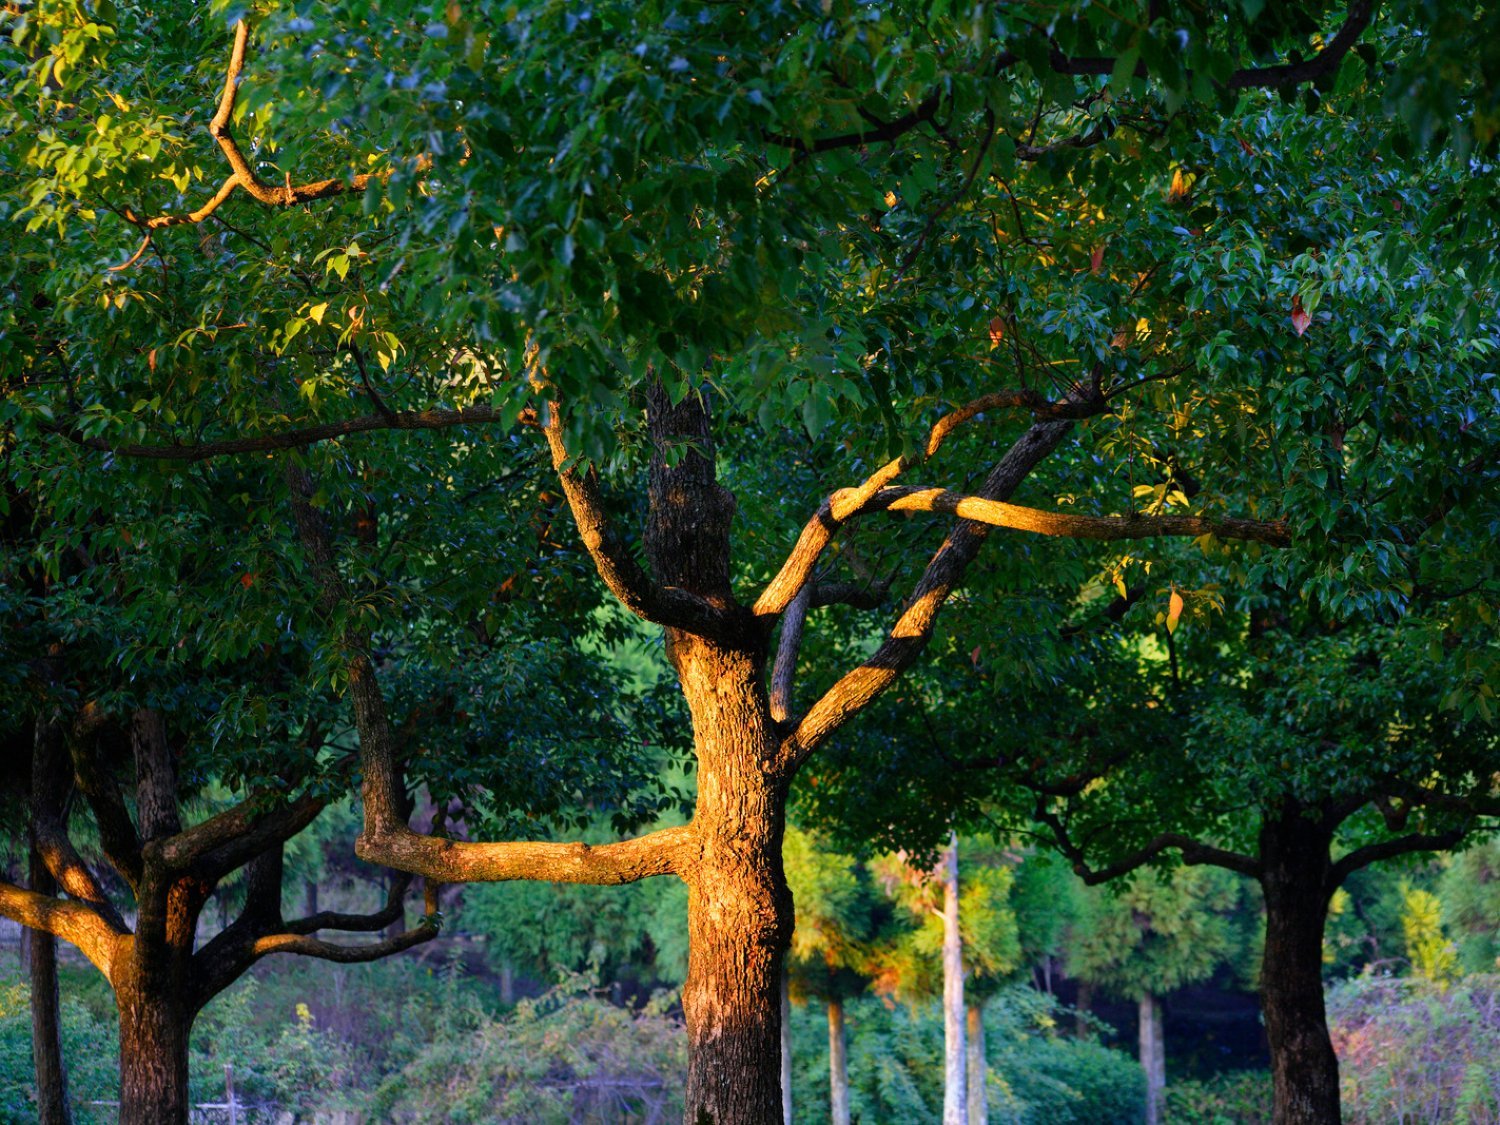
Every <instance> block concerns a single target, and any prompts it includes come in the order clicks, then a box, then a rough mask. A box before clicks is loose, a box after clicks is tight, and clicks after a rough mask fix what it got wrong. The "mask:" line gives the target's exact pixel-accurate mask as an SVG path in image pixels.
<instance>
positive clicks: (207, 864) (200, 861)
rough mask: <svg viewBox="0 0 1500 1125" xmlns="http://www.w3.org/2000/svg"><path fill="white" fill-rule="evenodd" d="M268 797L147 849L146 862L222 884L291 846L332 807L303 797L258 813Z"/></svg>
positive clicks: (247, 802)
mask: <svg viewBox="0 0 1500 1125" xmlns="http://www.w3.org/2000/svg"><path fill="white" fill-rule="evenodd" d="M267 795H268V794H264V793H257V794H252V795H251V796H250V797H247V798H246V799H245V800H243V801H241V802H240V803H239V804H237V805H235V806H234V807H233V808H229V809H225V810H224V811H223V812H221V813H218V814H217V815H215V816H211V817H209V818H208V819H207V820H204V821H200V822H199V823H197V824H195V825H193V826H192V827H190V828H185V829H183V830H182V831H181V832H178V833H177V834H176V835H173V836H168V837H166V838H164V839H161V840H158V841H154V842H152V843H150V844H147V845H146V859H147V862H148V863H160V864H161V865H162V866H163V867H164V868H165V869H166V870H167V871H170V872H174V873H181V872H186V871H189V870H191V871H193V872H195V873H196V874H199V875H200V876H202V877H204V878H206V879H210V880H212V879H218V878H222V877H223V876H224V875H227V874H229V872H231V871H234V870H237V869H238V868H240V867H243V866H244V865H245V864H246V863H249V862H250V860H252V859H254V858H255V857H256V856H258V855H260V854H261V853H262V852H264V851H266V850H267V849H269V848H271V847H275V846H278V845H280V844H282V843H284V842H286V841H287V840H290V839H291V838H292V837H293V836H295V835H296V834H297V833H298V832H301V831H302V830H303V829H304V828H306V827H307V826H308V825H309V824H311V823H312V822H313V821H314V820H316V819H317V817H318V814H319V813H320V812H322V811H323V809H324V808H326V807H327V805H328V799H327V798H326V797H320V796H313V795H311V794H303V795H302V796H301V797H298V798H297V799H296V800H295V801H291V802H289V803H287V804H283V805H280V806H279V807H277V808H274V809H272V810H270V811H269V812H257V811H256V805H258V804H259V803H260V801H261V800H262V799H263V798H264V797H265V796H267Z"/></svg>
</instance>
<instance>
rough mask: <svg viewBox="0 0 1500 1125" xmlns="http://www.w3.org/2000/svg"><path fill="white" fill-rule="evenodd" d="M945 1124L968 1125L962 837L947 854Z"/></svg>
mask: <svg viewBox="0 0 1500 1125" xmlns="http://www.w3.org/2000/svg"><path fill="white" fill-rule="evenodd" d="M941 870H942V877H943V1125H968V1118H969V1109H968V1101H969V1084H968V1078H967V1074H966V1071H967V1067H966V1065H965V1064H966V1063H967V1062H968V1059H967V1058H966V1052H965V1050H964V946H963V935H962V934H961V933H960V932H959V925H958V837H957V835H954V836H952V837H951V838H950V839H949V842H948V850H947V851H946V852H944V853H943V859H942V864H941Z"/></svg>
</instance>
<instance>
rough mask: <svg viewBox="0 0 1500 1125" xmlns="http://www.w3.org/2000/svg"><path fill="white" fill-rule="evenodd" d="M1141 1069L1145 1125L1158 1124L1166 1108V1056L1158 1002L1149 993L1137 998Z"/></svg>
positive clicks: (1159, 1003) (1159, 1002)
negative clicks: (1144, 1086) (1144, 1077)
mask: <svg viewBox="0 0 1500 1125" xmlns="http://www.w3.org/2000/svg"><path fill="white" fill-rule="evenodd" d="M1139 1010H1140V1025H1141V1026H1140V1053H1141V1070H1142V1071H1144V1072H1145V1075H1146V1125H1161V1120H1162V1114H1163V1111H1164V1109H1165V1108H1166V1096H1167V1057H1166V1042H1165V1039H1164V1037H1163V1035H1162V1019H1161V1001H1160V1000H1158V999H1157V998H1156V997H1155V996H1152V995H1151V994H1150V993H1149V992H1148V993H1147V994H1146V995H1145V996H1142V997H1141V999H1140V1009H1139Z"/></svg>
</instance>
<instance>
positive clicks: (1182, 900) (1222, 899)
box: [1068, 867, 1248, 1125]
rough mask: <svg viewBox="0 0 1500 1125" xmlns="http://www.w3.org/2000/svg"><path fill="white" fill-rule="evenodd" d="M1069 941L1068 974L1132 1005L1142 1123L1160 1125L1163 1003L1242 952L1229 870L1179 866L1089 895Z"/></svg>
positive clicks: (1236, 888)
mask: <svg viewBox="0 0 1500 1125" xmlns="http://www.w3.org/2000/svg"><path fill="white" fill-rule="evenodd" d="M1082 902H1083V909H1082V910H1081V912H1080V915H1079V918H1078V921H1077V923H1076V926H1075V928H1074V929H1073V931H1072V933H1071V935H1070V940H1069V942H1068V972H1069V975H1071V976H1073V977H1076V978H1078V979H1079V980H1084V981H1088V982H1089V983H1090V984H1092V985H1095V986H1097V987H1100V988H1103V989H1104V990H1105V991H1107V992H1111V993H1113V994H1115V995H1116V996H1119V997H1121V998H1122V999H1126V1000H1132V1001H1135V1002H1136V1005H1137V1009H1138V1011H1139V1043H1140V1050H1139V1057H1140V1061H1141V1069H1142V1070H1143V1071H1144V1072H1145V1075H1146V1114H1145V1116H1146V1121H1147V1122H1148V1125H1157V1123H1158V1122H1160V1121H1162V1120H1163V1113H1164V1110H1165V1102H1164V1099H1165V1095H1166V1088H1167V1058H1166V1041H1165V1037H1164V1023H1163V1015H1162V997H1163V996H1164V995H1166V994H1169V993H1171V992H1174V991H1176V990H1177V989H1179V988H1182V987H1184V986H1186V985H1189V984H1197V983H1200V982H1202V981H1205V980H1207V979H1208V978H1209V977H1211V976H1212V975H1213V974H1214V973H1215V972H1216V971H1217V970H1219V969H1220V968H1222V967H1224V966H1226V965H1231V966H1232V965H1234V964H1236V963H1238V962H1241V961H1242V960H1243V958H1244V957H1245V954H1246V953H1247V952H1248V950H1247V949H1246V945H1247V944H1248V943H1247V941H1246V938H1247V936H1248V935H1246V934H1245V933H1244V932H1243V927H1241V926H1240V925H1237V919H1236V917H1235V915H1236V914H1237V913H1238V911H1239V910H1240V908H1241V902H1242V891H1241V888H1240V883H1239V880H1238V879H1237V878H1236V876H1234V875H1233V874H1231V873H1230V872H1228V871H1222V870H1217V869H1214V868H1194V867H1183V868H1177V869H1176V870H1174V871H1172V872H1170V873H1167V874H1163V873H1160V872H1157V871H1154V870H1146V871H1142V872H1140V873H1139V874H1138V875H1137V876H1136V877H1135V878H1134V879H1133V880H1132V882H1131V883H1130V884H1129V885H1128V886H1124V887H1120V888H1118V889H1115V888H1108V889H1092V892H1091V893H1088V894H1085V895H1084V896H1083V899H1082Z"/></svg>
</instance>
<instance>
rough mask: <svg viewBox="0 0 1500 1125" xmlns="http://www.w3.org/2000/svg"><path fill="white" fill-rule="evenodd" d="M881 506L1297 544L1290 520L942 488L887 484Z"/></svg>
mask: <svg viewBox="0 0 1500 1125" xmlns="http://www.w3.org/2000/svg"><path fill="white" fill-rule="evenodd" d="M875 511H892V512H941V513H945V514H947V515H955V516H960V517H962V518H964V519H968V520H973V521H974V522H976V523H983V524H988V525H990V526H991V527H1004V528H1009V529H1011V530H1013V531H1030V532H1034V533H1036V534H1037V535H1056V536H1063V537H1066V538H1070V539H1105V540H1113V539H1154V538H1157V537H1159V536H1166V535H1190V536H1198V535H1216V536H1218V537H1219V538H1220V539H1246V540H1251V541H1254V542H1257V543H1266V544H1269V545H1270V546H1273V547H1285V546H1288V545H1290V543H1291V535H1290V533H1289V532H1288V530H1287V525H1286V521H1285V520H1274V521H1271V522H1266V521H1262V520H1246V519H1210V518H1208V517H1206V516H1152V515H1144V514H1142V513H1138V512H1132V513H1131V514H1130V515H1127V516H1080V515H1072V514H1070V513H1065V512H1044V511H1041V510H1040V509H1037V508H1025V507H1021V506H1019V505H1016V504H1006V503H1002V502H1000V501H997V500H986V499H983V498H981V497H976V496H964V495H962V494H960V493H956V492H949V491H948V490H947V489H942V488H921V487H913V486H903V487H897V488H883V489H881V490H880V491H879V492H878V493H876V494H875V495H874V496H872V497H871V498H870V500H869V501H868V502H867V503H866V504H865V506H864V508H863V509H862V512H875Z"/></svg>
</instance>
